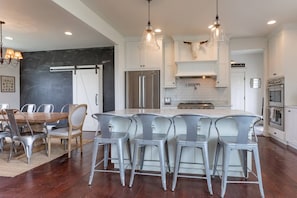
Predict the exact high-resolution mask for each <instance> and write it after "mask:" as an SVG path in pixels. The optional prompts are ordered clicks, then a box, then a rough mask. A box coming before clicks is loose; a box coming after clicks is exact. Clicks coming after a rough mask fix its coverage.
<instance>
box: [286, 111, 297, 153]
mask: <svg viewBox="0 0 297 198" xmlns="http://www.w3.org/2000/svg"><path fill="white" fill-rule="evenodd" d="M285 132H286V141H287V143H288V145H290V146H292V147H294V148H295V149H297V107H288V108H285Z"/></svg>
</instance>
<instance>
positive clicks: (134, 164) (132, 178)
mask: <svg viewBox="0 0 297 198" xmlns="http://www.w3.org/2000/svg"><path fill="white" fill-rule="evenodd" d="M138 147H139V143H138V142H137V141H135V143H134V151H133V163H132V169H131V176H130V183H129V187H130V188H131V187H132V185H133V181H134V175H135V169H136V164H137V156H138Z"/></svg>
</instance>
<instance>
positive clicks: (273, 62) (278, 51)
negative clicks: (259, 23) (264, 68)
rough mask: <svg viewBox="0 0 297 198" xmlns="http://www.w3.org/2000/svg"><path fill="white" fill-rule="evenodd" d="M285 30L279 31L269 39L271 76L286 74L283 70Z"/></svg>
mask: <svg viewBox="0 0 297 198" xmlns="http://www.w3.org/2000/svg"><path fill="white" fill-rule="evenodd" d="M282 38H283V32H278V33H277V34H275V35H274V36H272V37H271V38H270V39H269V41H268V48H269V50H268V57H269V58H268V76H269V77H270V78H273V77H279V76H283V75H284V71H283V64H282V60H283V54H282V53H283V50H284V48H283V40H282Z"/></svg>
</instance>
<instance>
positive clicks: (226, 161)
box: [221, 147, 231, 197]
mask: <svg viewBox="0 0 297 198" xmlns="http://www.w3.org/2000/svg"><path fill="white" fill-rule="evenodd" d="M230 152H231V149H230V148H229V147H224V159H223V175H222V181H221V197H224V196H225V192H226V188H227V178H228V168H229V159H230Z"/></svg>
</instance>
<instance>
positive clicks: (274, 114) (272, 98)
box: [267, 77, 285, 131]
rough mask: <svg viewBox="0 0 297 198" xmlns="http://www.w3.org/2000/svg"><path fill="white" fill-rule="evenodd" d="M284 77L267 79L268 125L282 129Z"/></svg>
mask: <svg viewBox="0 0 297 198" xmlns="http://www.w3.org/2000/svg"><path fill="white" fill-rule="evenodd" d="M284 86H285V85H284V77H280V78H273V79H270V80H268V91H267V93H268V108H269V125H270V126H271V127H274V128H277V129H279V130H281V131H283V130H284V107H285V101H284V92H285V87H284Z"/></svg>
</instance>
